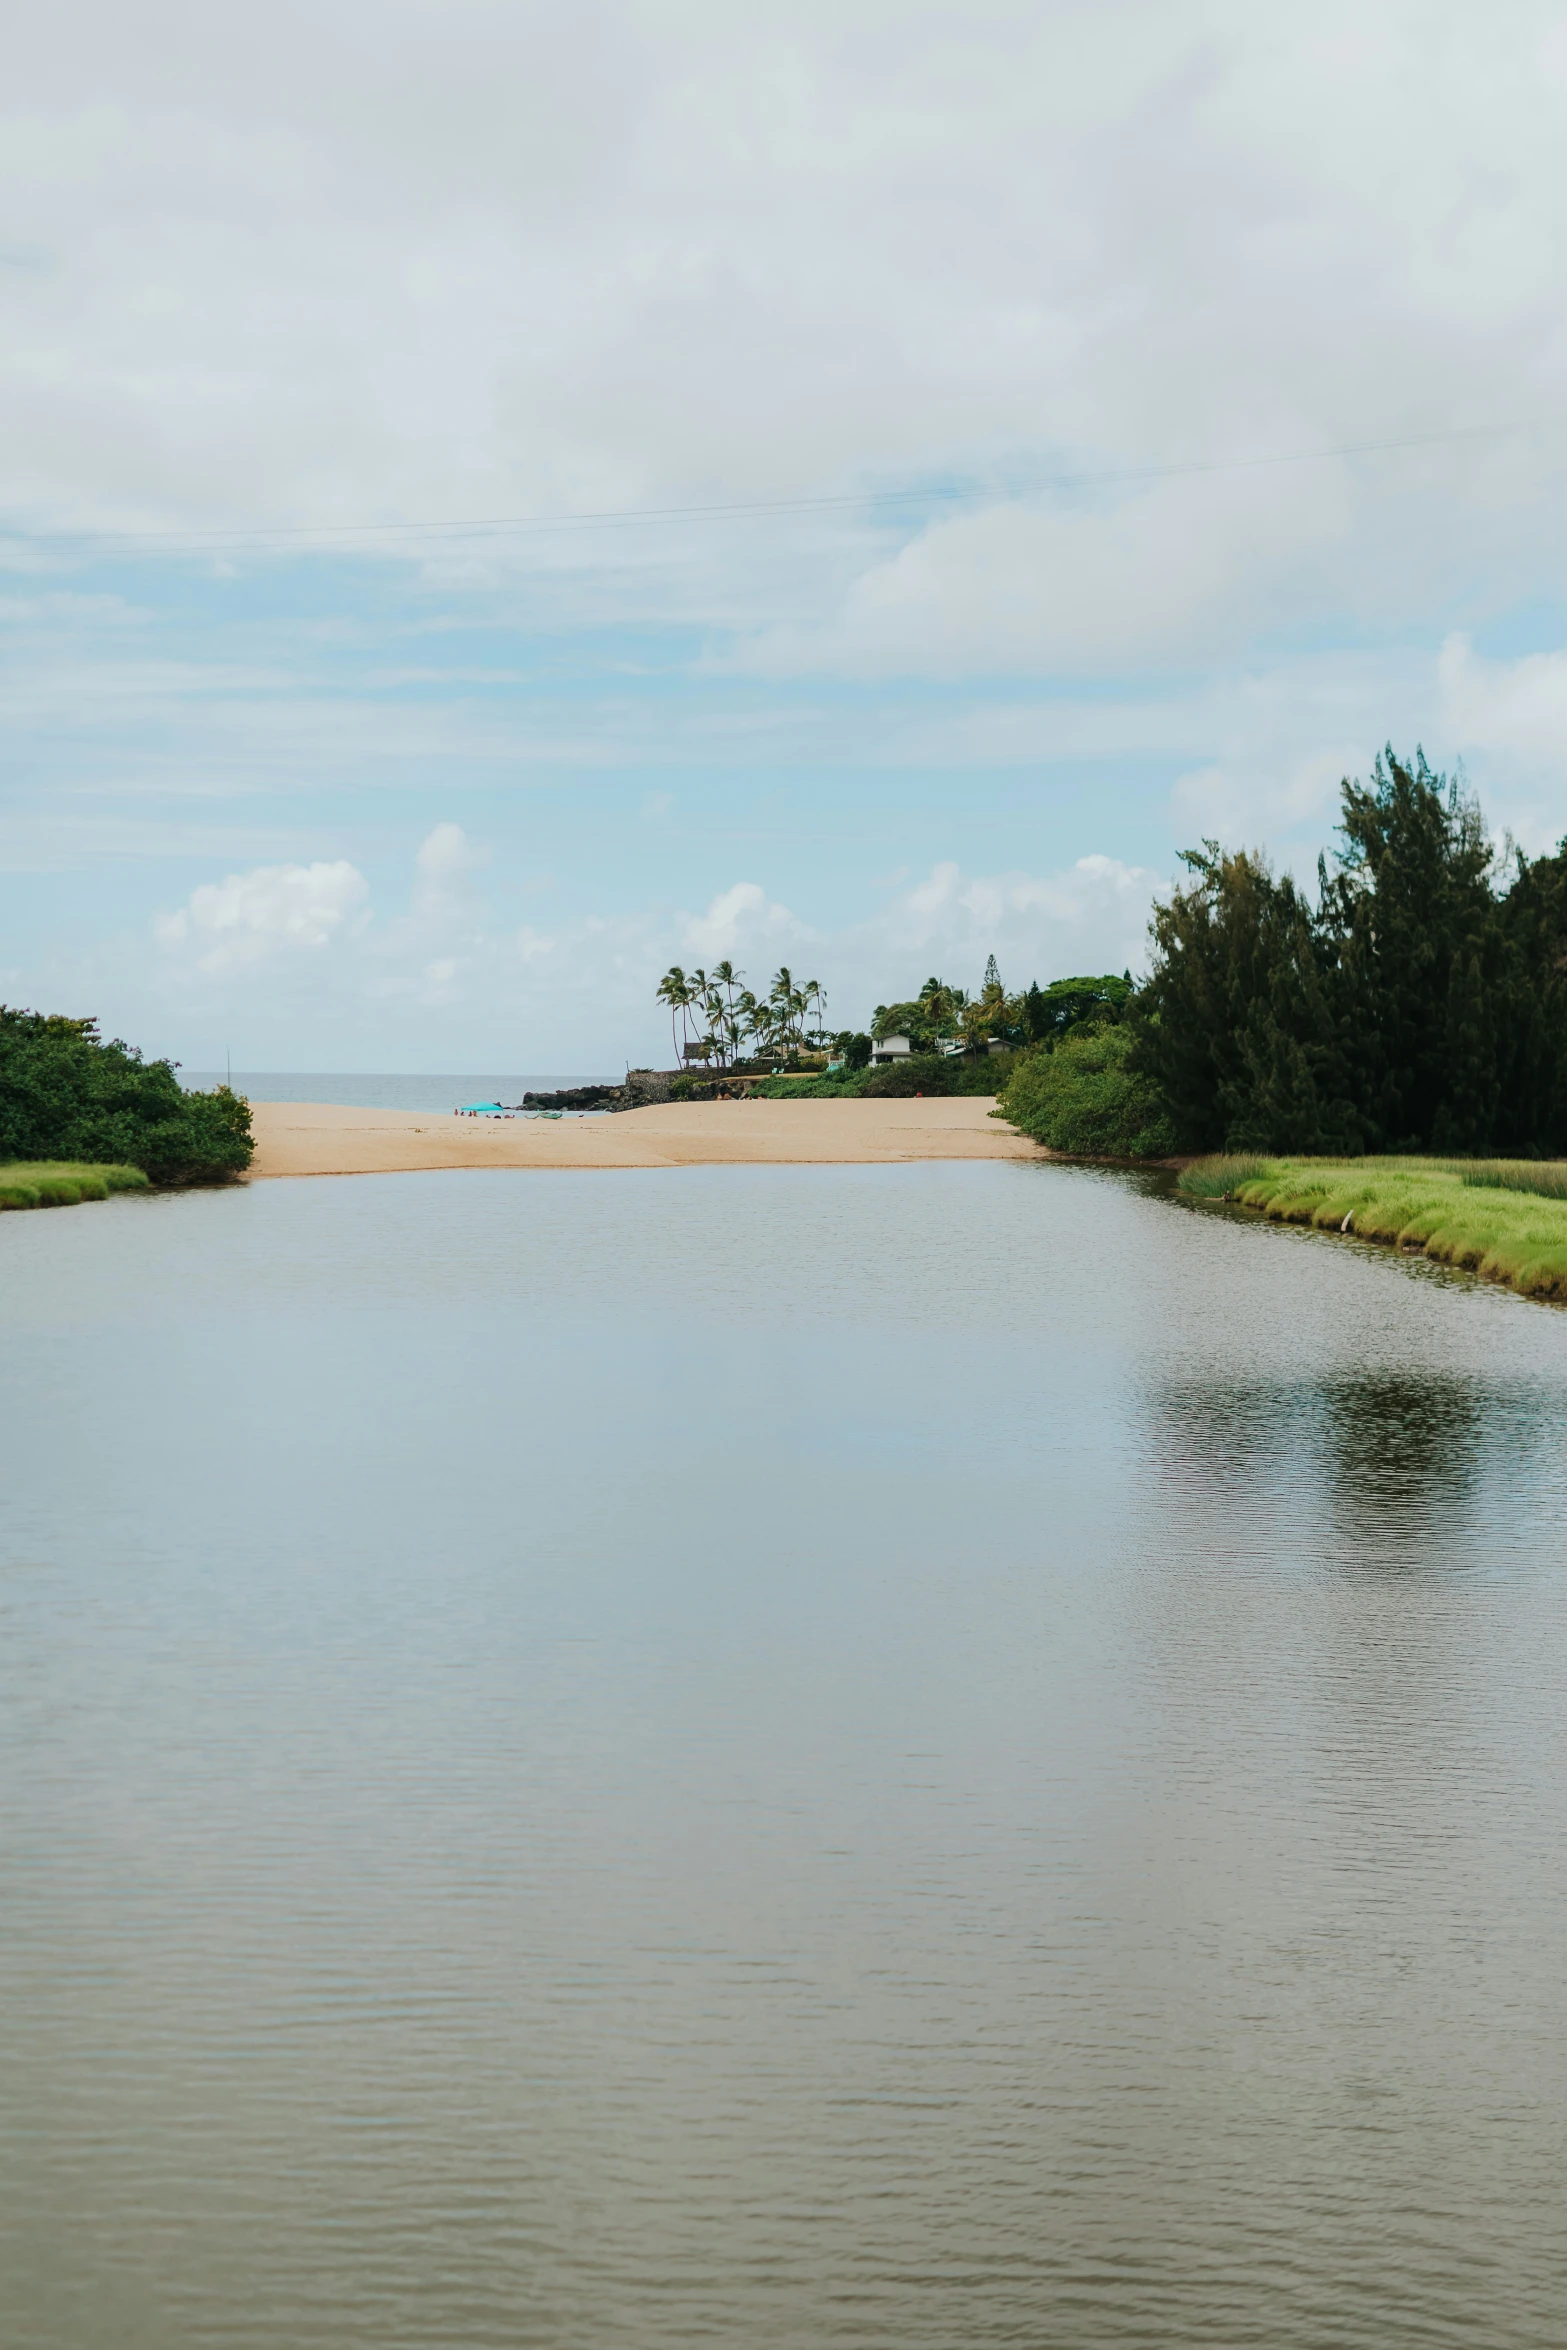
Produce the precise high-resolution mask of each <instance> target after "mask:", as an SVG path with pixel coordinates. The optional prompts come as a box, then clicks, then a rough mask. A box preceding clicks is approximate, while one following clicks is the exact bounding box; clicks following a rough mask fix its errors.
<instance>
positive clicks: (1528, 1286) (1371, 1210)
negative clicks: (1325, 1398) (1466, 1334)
mask: <svg viewBox="0 0 1567 2350" xmlns="http://www.w3.org/2000/svg"><path fill="white" fill-rule="evenodd" d="M1180 1189H1181V1190H1182V1191H1183V1192H1185V1193H1186V1194H1187V1195H1188V1196H1189V1197H1191V1198H1196V1199H1233V1200H1236V1201H1238V1202H1239V1203H1240V1205H1241V1206H1242V1207H1248V1208H1257V1209H1259V1210H1260V1211H1261V1212H1262V1214H1263V1215H1265V1216H1270V1217H1272V1218H1273V1220H1274V1221H1275V1222H1276V1223H1281V1224H1311V1225H1315V1226H1316V1228H1317V1229H1318V1231H1323V1232H1353V1233H1356V1234H1358V1236H1359V1237H1360V1238H1361V1239H1362V1240H1377V1241H1382V1242H1383V1243H1385V1244H1386V1246H1388V1247H1389V1248H1401V1249H1408V1250H1410V1251H1412V1252H1414V1253H1416V1254H1419V1255H1422V1256H1427V1257H1433V1258H1435V1260H1436V1261H1437V1263H1438V1264H1442V1265H1455V1266H1457V1267H1459V1268H1460V1269H1461V1270H1463V1271H1465V1272H1470V1273H1478V1274H1479V1275H1480V1277H1481V1279H1482V1280H1485V1281H1499V1282H1502V1283H1504V1284H1505V1285H1506V1286H1507V1287H1508V1288H1510V1289H1516V1290H1518V1291H1520V1292H1521V1293H1522V1295H1523V1296H1525V1297H1536V1298H1554V1299H1557V1300H1559V1301H1561V1302H1563V1303H1567V1166H1564V1165H1562V1164H1560V1163H1543V1164H1542V1163H1540V1162H1538V1161H1532V1160H1507V1159H1467V1160H1466V1159H1393V1158H1388V1159H1304V1158H1302V1159H1286V1158H1274V1159H1269V1158H1236V1157H1228V1158H1209V1159H1199V1160H1197V1161H1196V1163H1195V1164H1194V1165H1192V1166H1190V1167H1188V1168H1187V1169H1186V1170H1185V1172H1184V1173H1183V1174H1182V1176H1181V1178H1180Z"/></svg>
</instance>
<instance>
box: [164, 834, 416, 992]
mask: <svg viewBox="0 0 1567 2350" xmlns="http://www.w3.org/2000/svg"><path fill="white" fill-rule="evenodd" d="M369 898H370V885H369V883H368V882H367V881H366V879H365V877H364V875H363V874H362V873H361V872H360V871H359V869H358V867H357V866H354V865H350V864H349V863H348V861H347V860H346V858H341V857H340V858H337V859H335V860H334V861H333V862H331V863H325V862H323V863H318V864H314V865H257V866H255V867H254V868H253V869H252V870H251V871H250V872H249V873H231V874H230V875H229V876H228V878H227V879H226V880H224V881H208V882H203V883H202V884H201V885H200V887H199V888H197V889H194V890H192V892H191V894H190V898H189V901H188V902H187V903H186V904H185V905H184V906H182V907H181V908H180V909H179V911H178V913H175V914H165V915H160V916H159V918H158V920H157V923H156V925H155V928H156V933H157V937H158V939H159V941H160V943H161V944H162V945H163V946H164V947H165V948H167V949H168V950H169V951H170V953H172V954H176V955H180V956H184V955H187V954H188V955H189V956H190V957H191V959H192V960H193V961H194V963H195V965H196V967H197V969H198V970H201V971H204V972H206V973H207V974H208V975H209V976H211V977H214V978H225V977H230V976H232V975H234V974H236V973H239V972H245V971H251V970H254V969H256V968H257V967H258V966H259V965H261V964H264V963H267V962H270V961H271V960H272V959H274V958H275V957H278V956H283V955H300V954H307V955H308V954H315V953H319V952H320V950H321V949H322V948H324V947H326V946H329V945H330V944H331V942H332V941H333V940H334V939H335V938H337V937H339V936H340V935H342V934H343V933H344V932H345V931H348V932H352V930H353V929H354V928H355V927H356V926H357V925H358V924H359V923H360V922H361V921H362V920H363V919H365V918H366V917H367V911H368V905H369Z"/></svg>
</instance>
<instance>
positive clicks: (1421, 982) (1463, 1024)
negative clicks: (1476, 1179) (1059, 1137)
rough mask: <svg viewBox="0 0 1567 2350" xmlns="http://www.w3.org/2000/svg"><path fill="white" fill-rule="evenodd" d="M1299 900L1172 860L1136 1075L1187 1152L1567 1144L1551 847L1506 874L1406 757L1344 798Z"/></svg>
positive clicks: (1232, 857) (1564, 1029)
mask: <svg viewBox="0 0 1567 2350" xmlns="http://www.w3.org/2000/svg"><path fill="white" fill-rule="evenodd" d="M1340 843H1341V845H1340V848H1339V851H1338V854H1337V856H1336V858H1335V860H1334V862H1333V865H1332V868H1331V869H1330V868H1329V867H1328V865H1327V864H1326V863H1325V862H1324V863H1323V864H1321V865H1319V868H1318V894H1317V902H1316V904H1315V905H1313V904H1312V903H1311V901H1310V900H1309V898H1308V897H1307V895H1306V893H1305V892H1304V891H1302V890H1301V889H1300V888H1299V887H1298V886H1297V885H1296V883H1295V882H1294V881H1293V880H1291V879H1290V878H1289V876H1287V875H1286V876H1285V877H1283V878H1282V879H1276V878H1275V876H1274V875H1273V874H1272V873H1271V871H1270V870H1269V868H1268V866H1267V864H1266V862H1265V861H1264V860H1263V859H1262V858H1261V857H1259V856H1253V855H1249V854H1246V853H1244V852H1235V853H1231V854H1222V853H1221V852H1220V850H1219V847H1218V845H1217V843H1216V842H1213V841H1209V842H1206V843H1205V844H1204V846H1203V848H1202V849H1201V850H1193V851H1189V852H1188V854H1187V857H1186V864H1187V866H1188V868H1189V870H1190V872H1191V874H1192V876H1193V878H1192V881H1191V882H1190V884H1189V885H1188V887H1186V888H1185V889H1183V890H1180V891H1178V892H1177V893H1176V895H1175V896H1174V898H1173V899H1172V900H1171V901H1170V903H1169V904H1168V905H1166V906H1160V907H1158V908H1156V909H1155V913H1154V920H1153V939H1154V947H1155V965H1154V970H1153V974H1152V977H1151V978H1150V981H1149V983H1148V986H1147V988H1146V989H1145V990H1144V991H1143V993H1142V995H1141V996H1140V997H1139V998H1138V999H1137V1001H1136V1003H1135V1004H1134V1005H1133V1006H1132V1007H1131V1017H1132V1020H1133V1024H1134V1027H1135V1030H1136V1035H1137V1049H1136V1066H1137V1067H1138V1068H1139V1069H1140V1070H1141V1071H1142V1072H1143V1073H1144V1074H1145V1075H1146V1076H1148V1077H1149V1078H1151V1079H1152V1080H1153V1082H1154V1083H1155V1084H1156V1085H1157V1086H1158V1088H1159V1090H1160V1092H1161V1093H1162V1095H1163V1097H1164V1100H1165V1102H1166V1104H1167V1107H1168V1110H1169V1113H1170V1116H1171V1118H1172V1120H1173V1123H1174V1126H1175V1129H1176V1132H1177V1134H1178V1136H1179V1139H1180V1142H1181V1144H1182V1146H1183V1147H1184V1148H1187V1149H1191V1150H1205V1151H1212V1150H1232V1151H1246V1150H1275V1151H1279V1150H1282V1151H1289V1152H1296V1153H1313V1154H1319V1153H1327V1154H1344V1155H1355V1154H1358V1153H1361V1152H1379V1153H1388V1152H1396V1153H1403V1154H1407V1153H1409V1152H1413V1151H1422V1150H1424V1151H1435V1152H1439V1153H1441V1152H1458V1151H1465V1152H1471V1151H1472V1152H1479V1151H1492V1150H1510V1151H1516V1152H1518V1153H1520V1154H1523V1153H1529V1154H1532V1155H1536V1156H1538V1155H1540V1154H1542V1153H1546V1152H1550V1151H1560V1150H1562V1149H1563V1148H1564V1147H1567V843H1564V845H1563V849H1562V851H1561V852H1560V853H1559V854H1558V855H1557V856H1555V857H1554V858H1540V859H1538V860H1536V861H1534V862H1533V863H1530V862H1529V861H1528V860H1527V859H1525V858H1523V857H1521V856H1519V857H1515V858H1514V859H1513V860H1512V862H1511V863H1510V864H1506V865H1504V864H1503V863H1502V862H1501V861H1500V860H1498V859H1497V858H1496V856H1495V855H1494V853H1493V851H1492V849H1491V847H1490V844H1489V842H1488V840H1487V837H1486V833H1485V827H1484V823H1483V821H1482V818H1481V814H1480V810H1479V808H1478V806H1477V805H1476V803H1475V802H1474V800H1473V799H1472V798H1471V797H1469V796H1468V795H1467V794H1466V793H1465V792H1464V791H1463V790H1462V789H1461V787H1460V786H1459V784H1458V783H1456V782H1452V783H1449V782H1448V781H1447V780H1446V779H1445V778H1444V777H1442V776H1440V775H1435V774H1433V773H1432V772H1431V770H1430V769H1429V768H1428V766H1427V765H1426V762H1425V759H1424V756H1423V755H1421V754H1417V755H1416V757H1415V759H1414V760H1413V761H1412V762H1409V763H1404V762H1401V761H1400V760H1398V759H1396V758H1395V757H1394V756H1393V753H1392V751H1391V750H1389V751H1388V752H1387V754H1386V756H1385V758H1381V759H1379V760H1378V761H1377V763H1376V766H1375V768H1374V769H1373V771H1372V776H1371V781H1370V783H1369V784H1368V785H1361V784H1359V783H1351V782H1349V781H1348V780H1346V781H1345V783H1344V785H1343V804H1342V815H1341V821H1340Z"/></svg>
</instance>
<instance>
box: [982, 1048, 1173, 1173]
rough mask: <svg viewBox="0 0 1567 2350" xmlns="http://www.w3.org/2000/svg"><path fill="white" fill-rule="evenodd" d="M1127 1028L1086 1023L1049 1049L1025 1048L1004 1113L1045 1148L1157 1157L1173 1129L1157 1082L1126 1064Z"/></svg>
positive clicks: (1089, 1155)
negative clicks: (1084, 1027) (1043, 1050)
mask: <svg viewBox="0 0 1567 2350" xmlns="http://www.w3.org/2000/svg"><path fill="white" fill-rule="evenodd" d="M1132 1049H1133V1045H1132V1036H1131V1033H1130V1031H1129V1030H1127V1029H1125V1028H1086V1029H1079V1030H1078V1031H1076V1033H1075V1034H1073V1035H1070V1036H1065V1037H1063V1038H1062V1040H1061V1042H1060V1043H1059V1044H1058V1045H1057V1046H1056V1048H1055V1050H1054V1051H1053V1052H1034V1053H1026V1054H1024V1055H1023V1056H1022V1058H1021V1059H1020V1060H1019V1062H1018V1063H1017V1065H1016V1067H1015V1068H1014V1070H1013V1073H1012V1077H1011V1080H1010V1082H1009V1084H1008V1086H1007V1089H1006V1093H1005V1095H1004V1096H1003V1098H1002V1100H1001V1103H1000V1105H999V1107H1000V1112H1001V1115H1002V1116H1003V1117H1004V1118H1009V1119H1010V1120H1011V1121H1012V1124H1013V1125H1014V1126H1018V1127H1021V1129H1022V1131H1023V1132H1024V1133H1025V1134H1027V1135H1030V1136H1032V1138H1033V1140H1034V1141H1035V1142H1042V1143H1043V1144H1044V1145H1045V1146H1046V1148H1047V1149H1049V1150H1053V1151H1064V1152H1066V1153H1067V1154H1068V1155H1069V1156H1071V1157H1073V1158H1080V1159H1162V1158H1166V1157H1168V1156H1169V1154H1170V1152H1171V1151H1173V1150H1174V1149H1175V1132H1174V1129H1173V1128H1172V1126H1171V1124H1170V1121H1169V1119H1168V1117H1167V1116H1166V1115H1165V1112H1164V1107H1163V1104H1162V1103H1161V1101H1160V1098H1159V1094H1158V1091H1157V1089H1156V1088H1155V1087H1154V1086H1153V1085H1152V1084H1151V1083H1150V1081H1149V1080H1148V1079H1147V1078H1146V1077H1142V1076H1139V1075H1138V1074H1137V1072H1136V1071H1135V1070H1134V1069H1133V1068H1132V1067H1131V1066H1130V1057H1131V1053H1132Z"/></svg>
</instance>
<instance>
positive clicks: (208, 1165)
mask: <svg viewBox="0 0 1567 2350" xmlns="http://www.w3.org/2000/svg"><path fill="white" fill-rule="evenodd" d="M250 1158H251V1139H250V1105H249V1103H248V1102H245V1101H243V1100H241V1098H240V1097H239V1096H238V1095H237V1094H234V1093H231V1092H230V1091H229V1090H228V1088H227V1087H226V1086H218V1087H217V1088H216V1089H215V1090H214V1091H213V1092H211V1093H187V1092H186V1091H185V1089H184V1087H183V1086H182V1085H181V1084H180V1081H179V1079H178V1077H177V1076H176V1075H175V1073H174V1064H173V1063H172V1062H170V1061H144V1060H143V1059H142V1057H141V1054H140V1053H139V1052H137V1051H135V1050H134V1049H133V1048H132V1047H131V1046H130V1045H127V1044H125V1043H123V1042H122V1041H121V1039H120V1038H118V1037H115V1038H113V1039H111V1040H109V1041H107V1042H106V1041H105V1040H104V1039H103V1038H102V1037H100V1036H99V1034H98V1024H97V1022H96V1021H95V1020H73V1019H67V1018H65V1017H64V1016H62V1015H61V1014H58V1013H48V1012H25V1011H18V1010H15V1009H12V1008H10V1007H8V1006H6V1005H3V1004H0V1161H5V1160H18V1159H26V1160H31V1159H71V1160H77V1161H80V1162H82V1163H84V1164H90V1165H98V1166H102V1165H118V1166H126V1167H139V1168H140V1169H141V1170H142V1172H143V1174H145V1175H149V1176H150V1177H151V1178H152V1180H153V1181H154V1182H155V1183H212V1182H220V1181H223V1180H225V1179H227V1178H229V1177H231V1176H235V1175H241V1174H243V1173H244V1171H245V1169H246V1168H247V1167H248V1166H249V1164H250Z"/></svg>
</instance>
